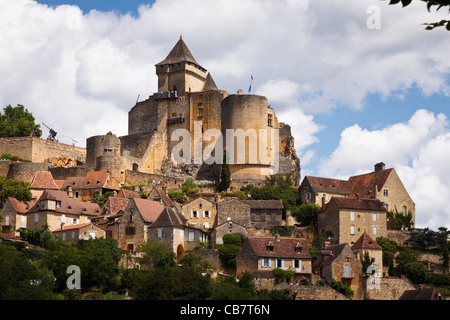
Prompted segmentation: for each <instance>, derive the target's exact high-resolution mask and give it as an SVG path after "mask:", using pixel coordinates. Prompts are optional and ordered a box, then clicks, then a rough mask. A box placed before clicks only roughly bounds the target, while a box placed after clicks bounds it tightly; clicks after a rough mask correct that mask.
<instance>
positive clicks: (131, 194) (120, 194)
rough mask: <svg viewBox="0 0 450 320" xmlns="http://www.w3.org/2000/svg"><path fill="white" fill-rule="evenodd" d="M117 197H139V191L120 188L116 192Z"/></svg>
mask: <svg viewBox="0 0 450 320" xmlns="http://www.w3.org/2000/svg"><path fill="white" fill-rule="evenodd" d="M117 198H124V199H131V198H139V192H136V191H133V190H128V189H124V188H122V189H120V191H119V192H118V193H117Z"/></svg>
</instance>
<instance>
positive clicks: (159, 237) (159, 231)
mask: <svg viewBox="0 0 450 320" xmlns="http://www.w3.org/2000/svg"><path fill="white" fill-rule="evenodd" d="M161 238H162V229H161V228H158V239H161Z"/></svg>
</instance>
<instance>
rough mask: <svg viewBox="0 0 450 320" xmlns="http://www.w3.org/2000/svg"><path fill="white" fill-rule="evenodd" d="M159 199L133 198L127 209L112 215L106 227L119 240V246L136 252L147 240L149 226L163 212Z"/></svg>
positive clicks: (110, 234) (130, 251)
mask: <svg viewBox="0 0 450 320" xmlns="http://www.w3.org/2000/svg"><path fill="white" fill-rule="evenodd" d="M163 210H164V207H163V206H162V205H161V204H160V203H159V202H157V201H152V200H147V199H142V198H132V199H130V200H129V202H128V205H127V206H126V208H125V210H123V211H120V212H119V213H118V214H116V215H115V216H113V217H112V219H111V221H112V223H110V224H107V227H106V228H105V229H106V230H107V233H108V236H111V237H113V238H114V239H116V240H117V243H118V246H119V248H121V249H122V250H125V251H127V252H129V253H133V254H135V253H136V251H137V249H138V247H139V246H140V245H142V244H144V243H145V242H147V235H148V228H149V226H151V225H152V224H153V223H154V222H155V221H156V219H157V218H158V217H159V215H160V214H161V212H163Z"/></svg>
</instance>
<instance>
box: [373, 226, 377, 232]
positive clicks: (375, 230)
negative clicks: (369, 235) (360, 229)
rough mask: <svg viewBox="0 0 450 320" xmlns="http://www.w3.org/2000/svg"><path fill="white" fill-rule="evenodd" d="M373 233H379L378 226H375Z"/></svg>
mask: <svg viewBox="0 0 450 320" xmlns="http://www.w3.org/2000/svg"><path fill="white" fill-rule="evenodd" d="M372 229H373V234H377V233H378V227H377V226H373V228H372Z"/></svg>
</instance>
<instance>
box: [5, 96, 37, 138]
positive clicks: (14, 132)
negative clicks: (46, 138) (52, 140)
mask: <svg viewBox="0 0 450 320" xmlns="http://www.w3.org/2000/svg"><path fill="white" fill-rule="evenodd" d="M34 120H35V119H34V116H33V114H32V113H30V112H28V109H26V108H25V107H24V106H23V105H21V104H18V105H17V106H16V107H12V106H11V105H9V106H6V107H4V108H3V114H0V137H26V136H30V134H31V131H32V130H34V129H39V125H36V124H35V122H34Z"/></svg>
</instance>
